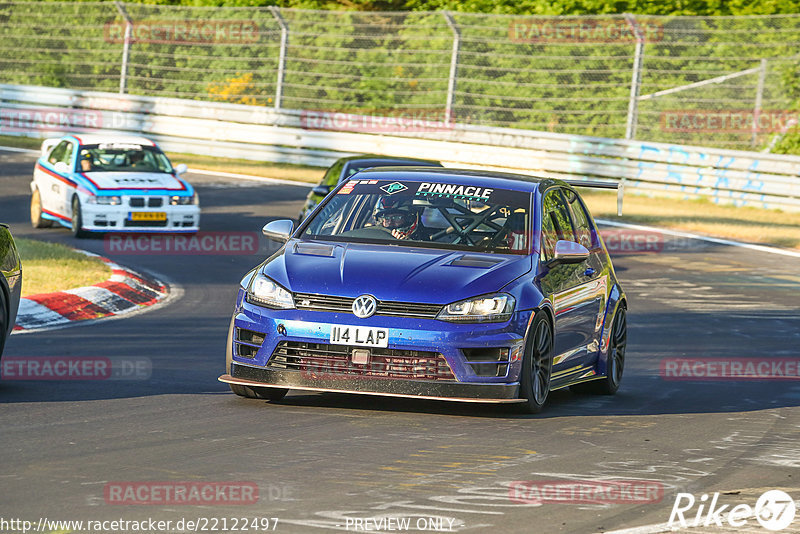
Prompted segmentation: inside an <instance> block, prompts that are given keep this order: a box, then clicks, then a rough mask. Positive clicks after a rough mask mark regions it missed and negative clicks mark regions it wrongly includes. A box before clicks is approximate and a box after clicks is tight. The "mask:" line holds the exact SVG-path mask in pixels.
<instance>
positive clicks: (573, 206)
mask: <svg viewBox="0 0 800 534" xmlns="http://www.w3.org/2000/svg"><path fill="white" fill-rule="evenodd" d="M564 196H565V197H566V199H567V202H568V203H569V211H570V213H571V214H572V221H573V222H574V223H575V234H576V236H577V238H578V243H580V244H581V245H583V246H584V247H586V248H587V249H589V250H591V249H592V248H594V246H595V239H594V235H593V232H592V225H591V224H590V223H589V216H588V215H587V214H586V206H584V205H583V202H582V201H581V199H580V198H579V197H578V195H577V194H576V193H575V192H574V191H570V190H569V189H565V190H564Z"/></svg>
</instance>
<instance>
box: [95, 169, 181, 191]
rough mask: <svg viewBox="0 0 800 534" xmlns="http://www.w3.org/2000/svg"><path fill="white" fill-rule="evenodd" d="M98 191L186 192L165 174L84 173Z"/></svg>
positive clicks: (170, 176)
mask: <svg viewBox="0 0 800 534" xmlns="http://www.w3.org/2000/svg"><path fill="white" fill-rule="evenodd" d="M81 174H83V176H86V177H87V178H89V180H91V181H92V182H93V183H94V184H95V185H96V186H97V188H98V189H146V190H148V189H168V190H172V191H176V192H177V191H185V188H184V186H183V184H182V183H181V182H180V180H178V179H177V178H175V177H174V176H172V175H171V174H167V173H164V172H84V173H81Z"/></svg>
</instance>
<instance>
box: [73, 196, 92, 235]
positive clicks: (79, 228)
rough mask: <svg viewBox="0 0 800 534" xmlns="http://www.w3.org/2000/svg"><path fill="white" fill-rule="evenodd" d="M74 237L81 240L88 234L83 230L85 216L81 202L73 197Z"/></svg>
mask: <svg viewBox="0 0 800 534" xmlns="http://www.w3.org/2000/svg"><path fill="white" fill-rule="evenodd" d="M72 235H74V236H75V237H77V238H78V239H81V238H83V237H86V236H87V235H88V234H87V232H86V231H85V230H84V229H83V215H82V214H81V201H80V200H78V197H77V196H75V197H72Z"/></svg>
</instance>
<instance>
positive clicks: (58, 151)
mask: <svg viewBox="0 0 800 534" xmlns="http://www.w3.org/2000/svg"><path fill="white" fill-rule="evenodd" d="M71 145H72V143H70V142H69V141H61V142H60V143H58V145H56V147H55V148H54V149H53V150H51V151H50V156H49V157H48V158H47V161H48V162H49V163H51V164H53V165H55V164H56V163H58V162H59V161H64V155H65V154H66V153H67V147H68V146H71ZM70 153H72V151H71V150H70Z"/></svg>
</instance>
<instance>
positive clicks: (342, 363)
mask: <svg viewBox="0 0 800 534" xmlns="http://www.w3.org/2000/svg"><path fill="white" fill-rule="evenodd" d="M530 316H531V312H530V311H523V312H517V313H515V314H514V316H513V318H512V319H511V320H510V321H508V322H506V323H484V324H455V323H449V322H445V321H440V320H435V319H420V318H409V317H397V316H394V317H391V316H378V315H374V316H372V317H370V318H368V319H357V318H355V316H353V315H352V314H348V313H341V312H339V313H335V312H323V311H309V310H297V309H292V310H270V309H266V308H263V307H260V306H256V305H253V304H250V303H248V302H246V301H245V292H244V290H243V289H242V290H240V292H239V295H238V298H237V305H236V310H235V312H234V315H233V320H232V325H231V341H229V344H230V346H229V347H228V366H227V367H228V368H227V372H228V373H229V374H226V375H223V376H222V377H220V380H221V381H223V382H227V383H233V384H241V385H249V386H254V387H264V386H266V387H279V388H289V389H299V390H308V391H338V392H349V393H363V394H373V395H386V396H399V397H414V398H429V399H449V400H458V401H474V402H517V401H518V398H517V397H518V393H519V374H520V370H521V367H522V345H523V339H524V336H525V331H526V328H527V324H528V321H529V319H530ZM354 322H355V324H359V325H362V326H370V327H378V328H384V329H386V330H387V332H388V336H387V342H388V347H386V348H385V349H372V350H371V351H370V353H371V355H370V360H369V363H368V364H365V365H362V364H363V362H359V363H358V364H356V362H355V359H354V353H353V352H352V350H353V349H355V348H356V347H352V346H348V345H332V344H330V343H331V340H330V336H331V327H332V326H333V325H352V324H354ZM253 335H257V336H258V337H259V339H258V342H256V340H255V338H254V337H253ZM490 352H491V353H492V354H495V353H496V354H502V355H503V356H498V357H497V361H496V362H493V363H490V364H488V365H487V364H486V363H485V359H484V356H483V355H484V354H487V353H490ZM348 353H349V356H348ZM478 356H480V357H478ZM348 358H349V364H348ZM483 371H488V372H483ZM495 371H496V372H495Z"/></svg>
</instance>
